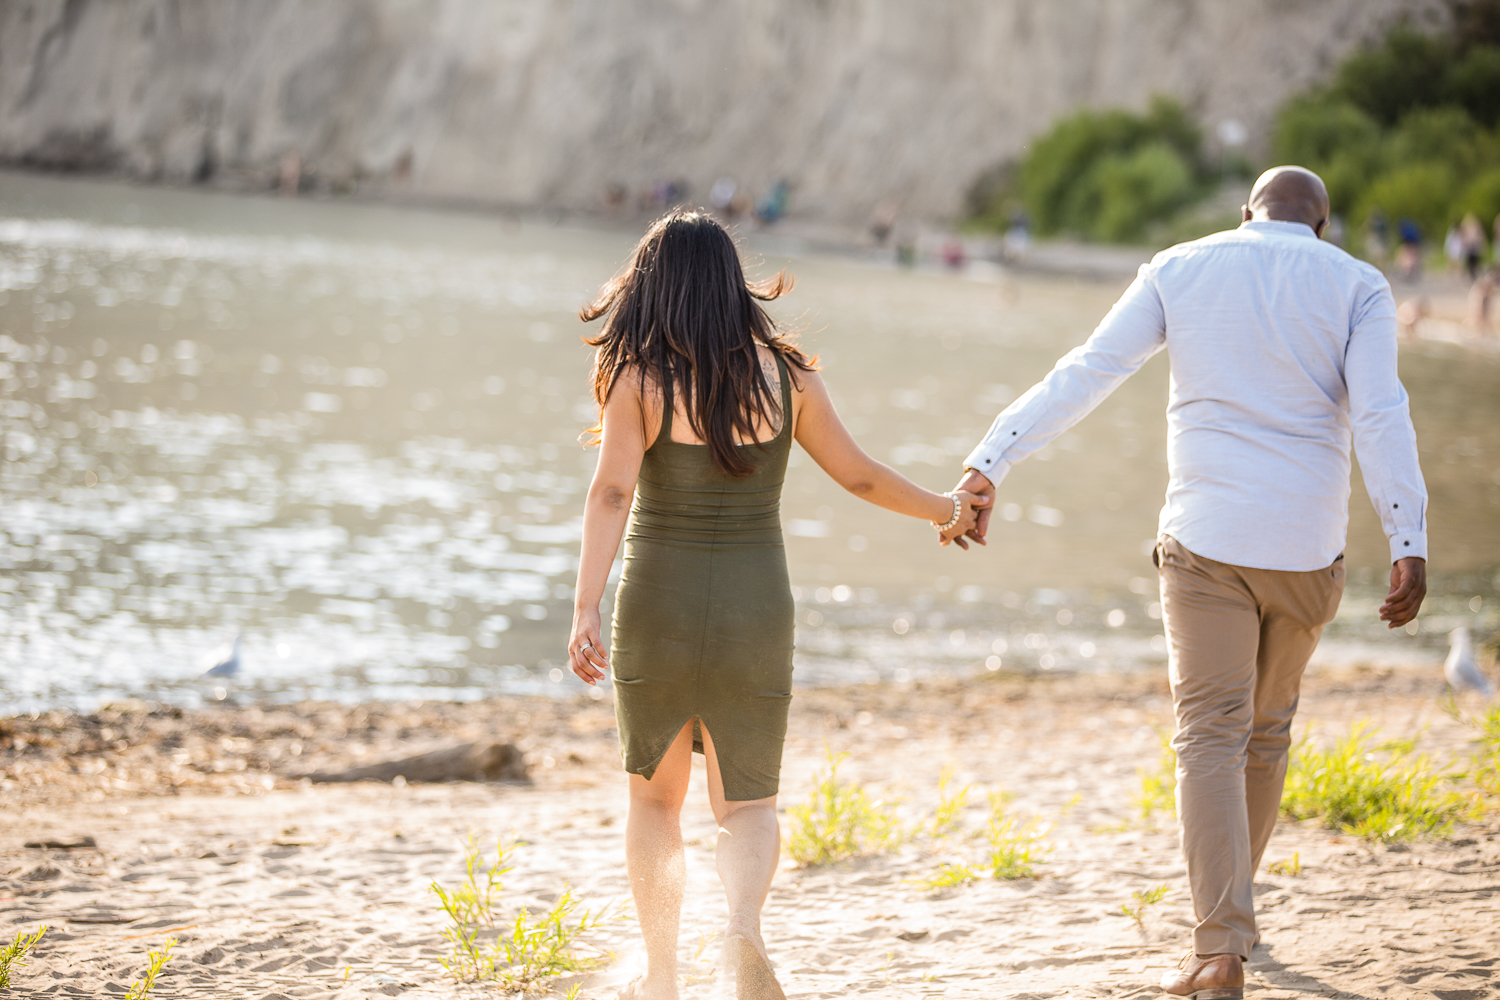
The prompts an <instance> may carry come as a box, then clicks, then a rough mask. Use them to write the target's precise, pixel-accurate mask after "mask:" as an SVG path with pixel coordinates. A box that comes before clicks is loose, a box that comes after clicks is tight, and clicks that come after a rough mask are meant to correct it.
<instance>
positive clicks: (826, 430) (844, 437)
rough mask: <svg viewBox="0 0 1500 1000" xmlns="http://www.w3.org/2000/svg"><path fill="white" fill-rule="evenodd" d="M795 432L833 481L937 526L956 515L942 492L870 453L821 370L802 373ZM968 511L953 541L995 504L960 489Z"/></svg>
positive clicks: (950, 535)
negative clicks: (838, 406)
mask: <svg viewBox="0 0 1500 1000" xmlns="http://www.w3.org/2000/svg"><path fill="white" fill-rule="evenodd" d="M799 379H800V381H801V383H802V384H801V385H800V386H798V390H797V394H798V403H799V406H798V409H797V414H796V419H797V423H796V426H795V431H796V433H795V436H796V439H797V443H798V444H800V445H802V447H803V448H804V449H806V451H807V453H808V454H809V455H811V456H812V460H813V461H814V462H817V463H818V465H819V467H821V468H822V470H823V471H824V472H826V473H828V474H829V475H830V476H832V477H833V481H834V482H836V483H838V484H839V485H840V486H842V487H843V488H844V489H846V490H848V491H849V492H850V493H853V494H854V495H855V496H857V497H859V498H861V499H863V500H868V501H870V503H873V504H875V505H876V506H879V507H884V508H885V509H886V510H893V511H895V512H896V513H898V514H906V515H908V516H910V517H920V518H922V519H923V520H926V521H931V522H932V523H933V524H934V525H942V524H946V523H947V522H948V520H949V519H950V518H951V517H952V516H953V501H952V500H950V499H949V498H948V497H946V496H944V495H943V494H941V493H934V492H932V491H931V490H928V489H923V488H922V487H921V486H918V485H917V484H916V483H914V482H912V481H911V480H910V479H907V478H906V477H905V476H903V475H902V474H901V473H899V472H897V471H896V470H895V469H893V468H891V467H890V466H889V465H886V464H885V463H884V462H877V461H875V459H873V458H871V457H870V456H869V455H867V454H865V451H864V449H863V448H861V447H860V446H859V444H858V442H856V441H855V440H854V437H853V435H851V434H850V433H849V430H848V428H846V427H845V426H844V422H843V421H842V420H840V419H839V415H838V412H837V411H836V410H835V409H834V408H833V400H832V398H830V397H829V395H828V387H827V386H826V385H824V384H823V379H822V377H821V376H819V374H818V373H817V372H803V373H799ZM958 497H959V499H960V500H961V501H962V510H961V511H960V516H959V519H958V523H957V524H955V525H954V526H953V527H952V528H949V529H948V530H947V531H945V532H943V533H942V538H941V541H942V543H943V544H944V545H947V544H948V543H949V542H950V541H952V540H953V539H954V538H956V537H958V536H960V535H962V534H963V533H964V532H966V531H968V530H969V529H970V528H972V527H974V524H975V510H976V509H977V508H980V507H986V506H988V505H989V503H990V500H989V498H986V497H977V496H975V495H973V494H971V493H959V494H958Z"/></svg>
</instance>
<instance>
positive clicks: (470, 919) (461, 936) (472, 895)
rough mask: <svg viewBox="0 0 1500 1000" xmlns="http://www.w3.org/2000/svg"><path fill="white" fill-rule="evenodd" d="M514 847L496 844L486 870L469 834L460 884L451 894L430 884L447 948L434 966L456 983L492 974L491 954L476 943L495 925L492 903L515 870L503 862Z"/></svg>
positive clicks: (434, 884)
mask: <svg viewBox="0 0 1500 1000" xmlns="http://www.w3.org/2000/svg"><path fill="white" fill-rule="evenodd" d="M515 846H516V845H515V843H514V842H511V843H510V844H506V843H504V842H497V843H496V845H495V863H494V864H493V865H490V866H489V867H488V868H486V867H485V865H484V852H483V851H481V850H480V849H479V845H478V843H477V842H476V841H475V839H474V836H473V835H472V834H470V835H469V842H468V844H467V845H466V846H465V847H464V881H463V882H462V883H461V884H460V885H459V886H458V887H457V888H456V889H453V890H452V891H451V892H450V891H449V890H447V889H444V888H443V886H442V885H441V884H439V883H438V882H433V883H432V892H433V894H434V895H435V896H437V898H438V905H439V906H440V907H442V909H443V912H444V913H446V914H447V915H448V926H447V927H445V928H443V937H445V938H447V939H448V942H449V944H450V945H451V947H450V949H449V953H448V957H447V958H440V959H438V964H440V965H441V966H442V967H443V968H444V969H446V970H447V971H448V974H449V975H451V976H452V977H453V978H454V979H455V980H456V981H458V982H466V981H472V980H476V979H487V978H490V977H492V976H493V975H494V974H495V954H494V953H493V952H492V951H490V950H488V949H486V948H485V947H484V945H482V944H481V943H480V941H479V935H480V932H481V931H483V930H484V929H485V928H488V927H494V926H495V917H494V910H495V903H496V901H497V897H498V896H499V895H500V894H501V893H502V892H504V891H505V883H504V881H503V879H504V876H505V874H506V873H507V872H509V871H510V870H511V869H512V868H514V867H515V866H514V865H509V864H506V863H505V856H506V854H507V853H508V852H511V851H514V850H515Z"/></svg>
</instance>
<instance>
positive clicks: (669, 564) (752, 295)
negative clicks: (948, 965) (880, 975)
mask: <svg viewBox="0 0 1500 1000" xmlns="http://www.w3.org/2000/svg"><path fill="white" fill-rule="evenodd" d="M790 287H791V281H790V279H789V278H788V277H787V276H786V275H785V274H780V275H777V276H776V277H775V278H773V279H771V280H770V281H768V282H766V283H764V284H760V285H752V284H747V282H746V280H745V276H744V273H743V271H742V270H741V267H740V261H739V256H738V254H737V252H736V250H735V246H734V242H733V240H732V239H731V238H730V236H729V234H728V233H727V232H725V231H724V229H723V227H721V226H720V225H719V224H718V223H717V222H715V221H714V220H713V219H712V218H711V217H710V216H708V215H704V214H698V213H688V212H674V213H671V214H669V215H667V216H666V217H664V218H662V219H660V220H659V221H657V222H656V223H655V224H654V225H652V227H651V228H650V230H649V231H648V232H647V233H646V235H645V237H644V238H643V239H642V240H641V242H640V244H639V246H637V247H636V250H635V253H634V255H633V258H632V260H631V262H630V264H629V265H628V266H627V267H626V268H625V269H624V270H623V271H621V273H620V274H619V275H618V276H616V277H615V278H614V279H613V280H612V281H611V282H610V283H609V284H608V285H606V286H605V287H604V289H603V291H602V292H601V293H600V295H599V298H598V300H597V301H596V302H595V303H594V304H592V305H590V306H588V307H587V308H585V309H584V310H583V312H582V317H583V319H584V320H585V321H590V320H594V319H598V318H600V317H604V327H603V329H602V330H601V331H600V333H599V336H598V337H596V338H594V339H592V340H590V341H589V343H590V344H591V345H592V346H594V347H595V348H597V351H596V353H595V358H594V395H595V398H596V399H597V400H598V402H599V405H600V424H599V428H598V434H599V444H600V454H599V465H598V469H597V471H596V472H595V474H594V480H593V483H592V485H591V486H590V487H589V494H588V500H587V503H586V506H585V508H584V520H583V552H582V557H581V559H580V562H579V567H578V588H577V592H576V603H575V608H574V613H573V633H572V637H571V639H570V641H569V645H568V653H569V659H570V662H571V665H572V668H573V672H574V673H576V674H577V675H578V676H579V677H580V678H582V679H583V680H584V681H585V682H587V683H589V684H597V683H598V682H599V681H600V680H602V679H603V678H604V676H605V670H607V669H613V671H614V689H615V710H616V716H617V718H618V722H619V730H620V743H621V750H622V753H623V755H624V759H625V770H626V771H627V772H628V773H629V782H630V813H629V820H628V821H627V823H626V827H625V860H626V867H627V871H628V873H629V877H630V886H631V892H632V894H633V895H634V897H635V903H636V914H637V917H638V919H639V921H640V925H641V933H642V936H643V937H644V938H645V944H646V973H645V975H644V976H642V977H641V978H640V979H637V980H636V981H635V982H633V983H631V984H630V985H629V986H627V987H626V989H625V990H624V992H623V993H622V994H621V996H622V997H629V998H638V1000H675V998H676V997H677V995H678V992H677V933H678V920H679V915H680V912H681V908H682V896H683V881H684V861H683V852H682V835H681V830H680V826H679V822H678V817H679V813H680V811H681V808H682V802H683V799H684V797H685V796H686V793H687V786H688V776H689V772H690V766H691V761H692V753H693V751H694V750H697V751H699V752H701V753H703V754H704V756H705V758H706V760H707V764H708V792H709V802H710V806H711V808H712V809H713V813H714V817H715V819H716V820H717V821H718V824H719V838H718V844H717V852H716V863H717V867H718V872H719V878H720V880H721V881H722V882H723V885H724V891H725V895H726V897H727V900H728V903H729V925H728V927H727V928H726V929H725V933H724V941H725V944H724V948H725V966H726V968H727V970H728V971H729V972H730V973H731V974H733V975H734V977H735V981H736V992H737V996H738V997H740V998H741V1000H751V998H753V1000H780V998H781V997H782V996H783V994H782V991H781V987H780V985H779V984H778V983H777V981H776V977H775V975H774V974H773V973H772V971H771V966H770V962H769V960H768V958H767V956H766V949H765V945H764V943H763V942H762V939H761V932H760V911H761V908H762V906H763V905H764V903H765V899H766V893H767V892H768V891H769V889H770V885H771V877H772V875H773V874H774V873H775V871H776V864H777V860H778V856H779V853H780V843H781V841H780V831H779V829H778V826H777V821H776V793H777V790H778V780H779V776H780V770H781V751H782V743H783V741H784V739H785V737H786V721H787V708H788V706H789V705H790V703H791V697H792V694H791V691H792V632H793V608H792V596H791V587H790V584H789V582H788V579H787V568H786V553H785V550H784V548H783V545H782V536H781V515H780V499H781V484H782V479H783V477H784V475H785V472H786V464H787V455H788V454H789V453H790V450H791V445H792V442H793V441H794V440H795V441H796V442H797V443H798V444H800V445H801V446H802V447H803V448H804V449H805V450H806V451H807V453H808V454H809V455H811V456H812V458H813V460H814V461H816V462H817V463H818V465H820V466H821V467H822V468H823V470H824V471H826V472H827V473H828V474H829V475H830V476H832V477H833V478H834V480H836V481H837V482H838V483H839V484H840V485H841V486H843V487H844V488H846V489H848V490H849V491H850V492H851V493H854V494H855V495H857V496H860V497H863V498H864V499H866V500H869V501H870V502H871V503H875V504H879V505H880V506H882V507H885V508H887V509H889V510H893V511H896V512H898V513H902V514H908V515H911V516H913V517H919V518H923V519H925V520H928V521H931V522H932V523H933V525H934V527H936V528H938V530H939V540H940V541H941V542H942V543H943V544H945V545H946V544H948V543H949V542H950V541H952V540H953V539H955V538H958V537H959V536H961V535H962V534H964V533H965V532H966V531H968V530H969V529H971V528H973V527H974V524H975V519H976V507H978V506H983V505H984V504H986V503H987V502H988V501H986V500H984V499H982V498H979V497H975V496H973V495H972V494H968V493H948V494H944V493H933V492H932V491H930V490H926V489H923V488H922V487H920V486H918V485H916V484H915V483H913V482H911V481H910V480H908V479H906V478H905V477H904V476H902V475H900V474H899V473H897V472H896V471H894V470H893V469H891V468H889V467H887V466H885V465H882V464H881V463H879V462H877V461H875V460H874V459H872V458H870V457H869V456H868V455H866V454H865V453H864V452H863V451H862V450H860V448H859V445H857V444H856V443H855V442H854V439H853V438H852V437H850V435H849V432H848V431H847V430H845V428H844V425H843V424H842V423H841V422H840V420H839V418H838V414H837V413H835V412H834V409H833V404H832V402H831V401H830V399H829V395H828V390H827V389H826V388H825V387H824V385H823V380H822V378H821V377H819V375H818V373H817V371H816V369H815V365H814V363H813V361H812V360H811V359H809V358H808V357H807V356H806V355H804V354H803V353H802V352H801V351H799V350H798V349H797V348H796V347H794V346H792V344H790V343H789V342H787V340H785V339H784V338H783V337H781V336H780V335H778V333H777V331H776V328H775V325H774V324H773V323H772V321H771V319H770V317H769V316H767V314H766V312H765V310H764V309H763V308H762V307H761V305H760V302H759V301H757V300H769V299H774V298H776V297H777V296H779V295H781V294H782V293H783V292H785V291H787V290H788V289H789V288H790ZM627 519H628V520H629V523H630V532H629V534H628V535H627V536H626V538H625V568H624V572H623V573H622V575H621V577H620V586H619V592H618V594H617V596H616V599H615V611H614V622H613V627H612V629H611V644H610V649H609V652H608V654H606V653H605V651H604V649H603V648H602V642H601V638H600V620H599V601H600V599H601V598H602V597H603V594H604V587H605V583H606V580H607V578H608V576H609V570H610V566H611V564H612V563H613V561H614V557H615V552H616V549H617V547H618V546H619V543H620V536H621V535H622V534H623V533H624V532H625V527H626V522H627Z"/></svg>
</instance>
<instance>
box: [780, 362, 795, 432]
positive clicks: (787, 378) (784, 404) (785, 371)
mask: <svg viewBox="0 0 1500 1000" xmlns="http://www.w3.org/2000/svg"><path fill="white" fill-rule="evenodd" d="M776 374H778V375H780V376H781V430H782V431H783V432H787V433H790V430H789V429H790V427H791V423H792V378H791V372H790V369H789V368H788V367H787V363H786V359H785V358H783V357H782V356H781V352H780V351H777V352H776ZM777 436H778V437H780V436H781V435H780V434H778V435H777Z"/></svg>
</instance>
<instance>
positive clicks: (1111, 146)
mask: <svg viewBox="0 0 1500 1000" xmlns="http://www.w3.org/2000/svg"><path fill="white" fill-rule="evenodd" d="M1202 147H1203V139H1202V134H1201V133H1200V131H1199V129H1198V127H1197V126H1196V125H1195V124H1193V121H1192V119H1191V118H1190V117H1189V116H1188V114H1187V112H1186V111H1184V110H1183V108H1182V106H1181V105H1180V104H1178V103H1177V102H1175V101H1173V100H1171V99H1170V98H1165V97H1156V98H1153V99H1152V101H1151V105H1150V107H1149V108H1148V110H1147V111H1146V113H1145V114H1135V113H1133V112H1130V111H1125V110H1122V109H1118V108H1114V109H1109V110H1105V111H1093V110H1083V111H1079V112H1076V113H1075V114H1072V115H1070V116H1068V117H1066V118H1064V119H1062V120H1061V121H1059V122H1058V123H1057V124H1056V125H1054V126H1053V127H1052V129H1051V130H1050V131H1048V132H1047V134H1045V135H1043V136H1042V137H1041V138H1040V139H1037V140H1036V141H1035V142H1034V143H1032V145H1031V148H1030V150H1029V152H1028V154H1027V156H1026V158H1025V160H1024V161H1023V162H1022V163H1021V167H1020V170H1019V171H1018V172H1017V177H1016V185H1017V189H1018V190H1017V193H1018V194H1019V197H1020V201H1021V202H1022V203H1023V204H1024V205H1025V206H1026V208H1027V209H1028V210H1029V211H1030V212H1031V215H1032V218H1033V219H1034V221H1035V225H1036V228H1037V231H1038V232H1040V233H1044V234H1046V233H1055V232H1059V231H1064V230H1066V231H1069V232H1074V233H1077V234H1079V235H1082V236H1088V237H1092V238H1096V239H1131V238H1134V237H1137V236H1139V235H1140V234H1141V233H1142V232H1143V231H1144V229H1145V227H1146V225H1147V224H1148V223H1149V222H1151V221H1153V220H1155V219H1159V218H1163V217H1164V216H1165V215H1167V214H1170V213H1171V212H1172V211H1175V210H1176V209H1177V208H1180V207H1181V206H1183V205H1185V204H1187V203H1189V202H1191V201H1192V200H1193V199H1195V198H1196V197H1198V195H1200V194H1201V193H1202V191H1203V182H1204V180H1205V179H1206V175H1207V173H1208V171H1207V169H1206V166H1205V163H1204V159H1203V152H1202ZM976 214H977V213H976Z"/></svg>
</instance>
